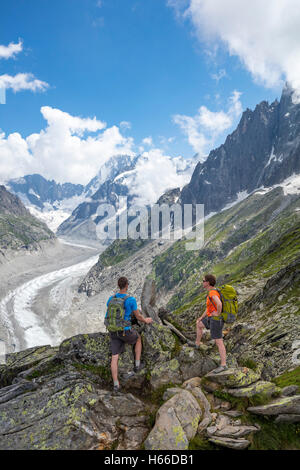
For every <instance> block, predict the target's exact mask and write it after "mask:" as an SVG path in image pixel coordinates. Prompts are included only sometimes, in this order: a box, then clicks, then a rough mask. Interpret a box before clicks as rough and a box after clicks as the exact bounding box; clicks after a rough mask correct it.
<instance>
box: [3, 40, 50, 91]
mask: <svg viewBox="0 0 300 470" xmlns="http://www.w3.org/2000/svg"><path fill="white" fill-rule="evenodd" d="M22 50H23V43H22V41H19V42H18V44H14V43H12V42H11V43H10V44H9V45H8V46H3V45H0V59H10V58H12V57H14V56H15V55H16V54H18V53H19V52H21V51H22ZM48 87H49V85H48V83H46V82H43V81H41V80H38V79H36V78H34V76H33V75H32V74H31V73H18V74H17V75H15V76H11V75H8V74H4V75H0V89H1V90H8V89H12V90H13V91H14V93H17V92H18V91H21V90H30V91H34V92H35V91H45V90H46V89H47V88H48Z"/></svg>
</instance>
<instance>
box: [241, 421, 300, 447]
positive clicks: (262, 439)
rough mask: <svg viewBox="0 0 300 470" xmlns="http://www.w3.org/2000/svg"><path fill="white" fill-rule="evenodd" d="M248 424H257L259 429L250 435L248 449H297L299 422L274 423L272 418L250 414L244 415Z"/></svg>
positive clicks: (299, 444)
mask: <svg viewBox="0 0 300 470" xmlns="http://www.w3.org/2000/svg"><path fill="white" fill-rule="evenodd" d="M244 420H246V422H247V423H249V424H258V425H259V426H260V428H261V429H260V431H259V432H256V433H254V434H253V436H252V437H251V445H250V447H249V450H299V449H300V424H299V423H298V424H291V423H276V424H274V421H273V419H267V418H262V417H258V416H251V415H250V414H248V415H247V416H245V417H244Z"/></svg>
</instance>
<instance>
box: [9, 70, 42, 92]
mask: <svg viewBox="0 0 300 470" xmlns="http://www.w3.org/2000/svg"><path fill="white" fill-rule="evenodd" d="M48 86H49V85H48V83H46V82H42V81H41V80H38V79H36V78H34V76H33V75H32V74H31V73H18V74H17V75H15V76H14V77H12V76H11V75H7V74H4V75H0V88H5V89H6V90H8V89H9V88H11V89H12V90H13V91H14V92H15V93H16V92H17V91H21V90H30V91H45V90H46V88H48Z"/></svg>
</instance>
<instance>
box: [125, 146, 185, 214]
mask: <svg viewBox="0 0 300 470" xmlns="http://www.w3.org/2000/svg"><path fill="white" fill-rule="evenodd" d="M184 166H185V164H184V159H183V158H180V157H178V158H177V159H176V158H175V159H174V158H172V157H170V156H168V155H165V154H164V153H163V152H162V150H161V149H151V150H150V151H149V152H144V153H143V154H142V156H141V157H140V158H139V160H138V163H137V166H136V171H135V172H134V174H133V175H132V177H131V178H132V180H131V182H130V192H131V194H134V195H137V196H138V197H137V198H136V200H135V203H136V204H139V205H146V204H149V203H150V204H154V203H155V202H156V201H157V199H158V197H159V196H160V195H161V194H163V193H164V192H165V191H166V190H168V189H171V188H176V187H182V186H184V185H185V184H187V183H188V181H189V179H190V175H187V174H182V173H181V174H177V169H181V170H183V167H184Z"/></svg>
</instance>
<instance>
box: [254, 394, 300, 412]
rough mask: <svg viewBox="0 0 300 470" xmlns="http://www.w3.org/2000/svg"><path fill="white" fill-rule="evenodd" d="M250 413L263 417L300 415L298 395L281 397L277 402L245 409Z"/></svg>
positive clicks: (299, 396) (299, 398)
mask: <svg viewBox="0 0 300 470" xmlns="http://www.w3.org/2000/svg"><path fill="white" fill-rule="evenodd" d="M247 410H248V411H250V413H254V414H258V415H265V416H278V415H282V414H294V415H295V414H296V415H297V414H300V395H294V396H292V397H281V398H278V399H277V400H275V401H273V402H272V403H269V404H268V405H263V406H251V407H250V408H247Z"/></svg>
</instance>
